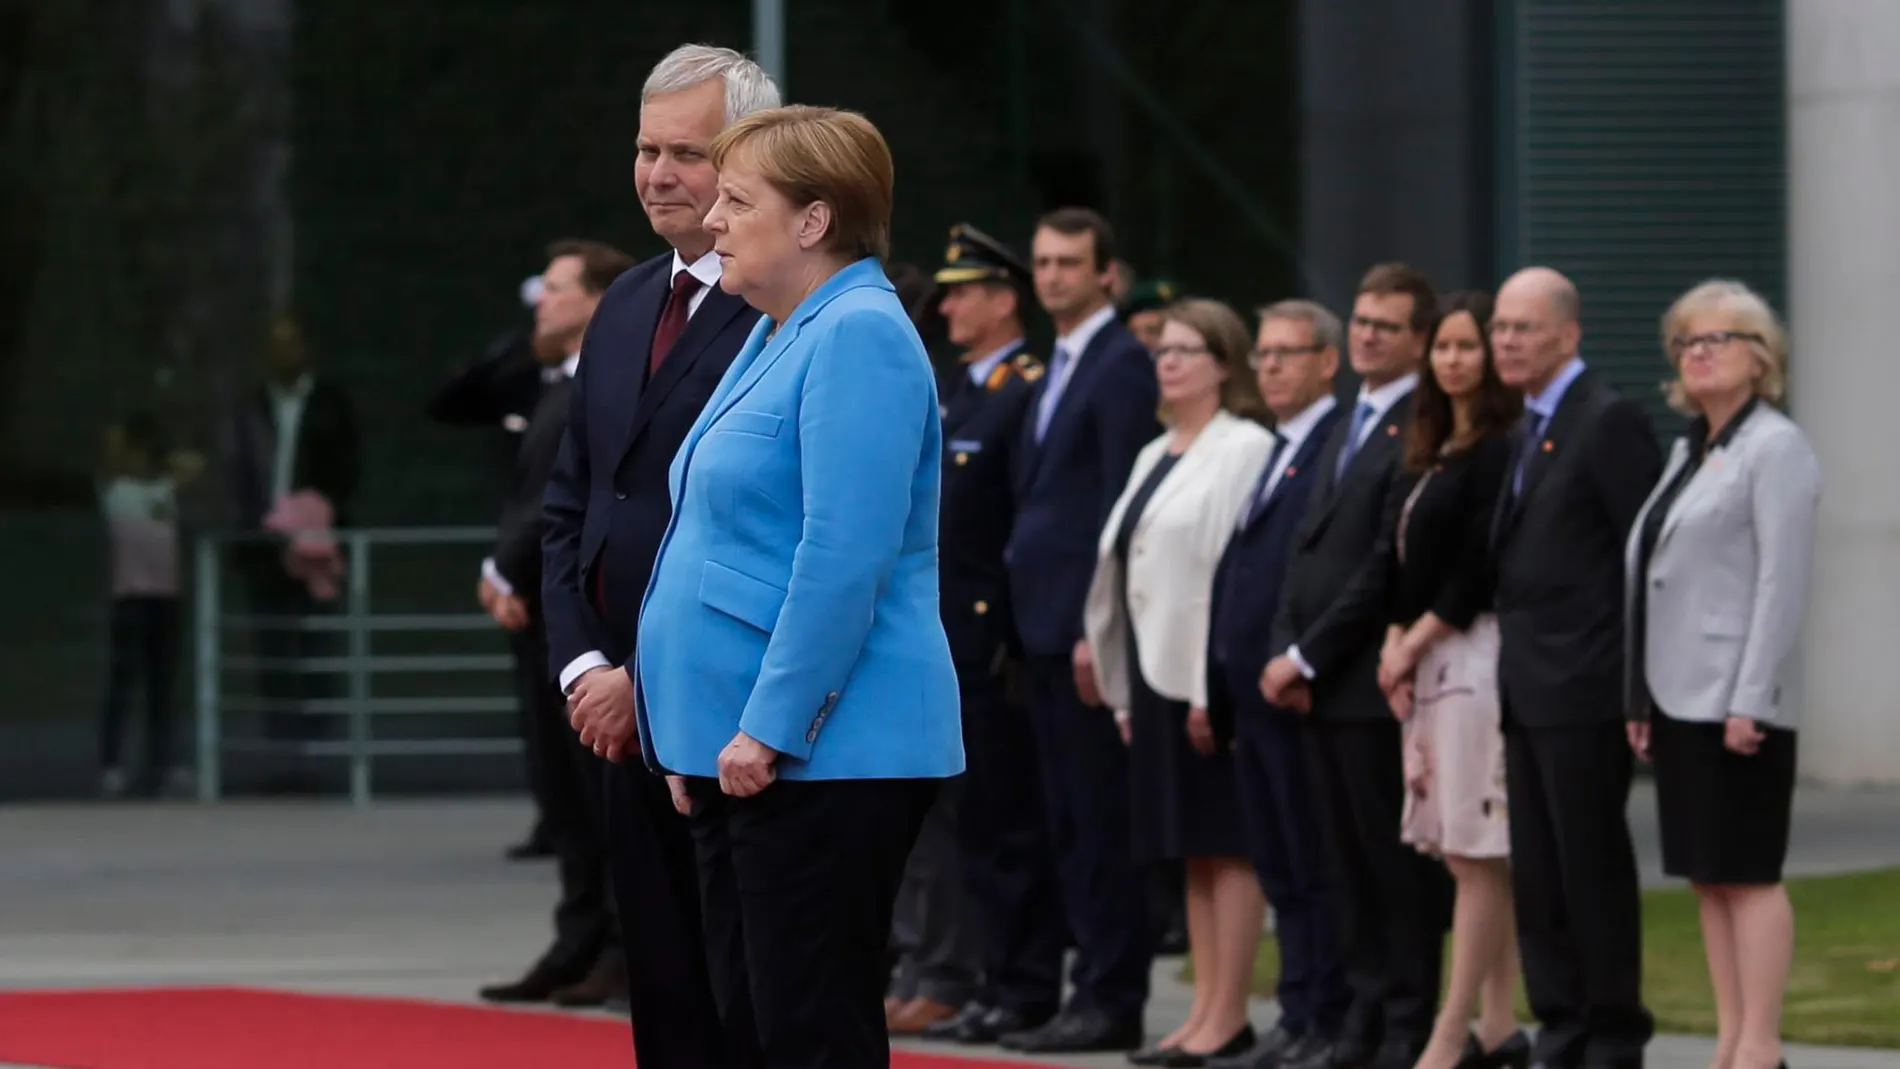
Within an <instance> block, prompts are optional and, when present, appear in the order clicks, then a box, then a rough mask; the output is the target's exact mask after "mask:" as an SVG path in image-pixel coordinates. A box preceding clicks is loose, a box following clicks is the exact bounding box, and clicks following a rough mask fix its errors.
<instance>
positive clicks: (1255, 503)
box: [1240, 434, 1290, 527]
mask: <svg viewBox="0 0 1900 1069" xmlns="http://www.w3.org/2000/svg"><path fill="white" fill-rule="evenodd" d="M1288 441H1290V439H1288V438H1287V436H1286V435H1284V434H1276V435H1274V436H1273V452H1271V453H1269V454H1267V466H1266V467H1264V468H1262V469H1260V481H1259V482H1257V483H1255V484H1254V488H1253V496H1251V497H1249V498H1248V499H1247V507H1246V508H1244V509H1241V510H1240V525H1241V526H1242V527H1245V526H1247V525H1248V524H1250V523H1252V522H1253V518H1254V516H1255V515H1256V514H1258V513H1259V511H1260V506H1262V505H1264V504H1266V503H1267V487H1269V486H1272V485H1273V473H1274V472H1276V471H1278V470H1280V454H1281V453H1283V452H1285V451H1286V447H1287V442H1288Z"/></svg>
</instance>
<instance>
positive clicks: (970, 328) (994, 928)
mask: <svg viewBox="0 0 1900 1069" xmlns="http://www.w3.org/2000/svg"><path fill="white" fill-rule="evenodd" d="M934 282H935V285H936V287H937V293H936V301H935V305H936V310H937V311H938V312H939V313H940V316H939V318H940V319H941V320H942V322H944V323H945V324H946V327H947V330H948V334H949V340H950V342H951V344H952V345H955V346H958V347H960V348H961V350H962V354H961V357H960V359H958V360H957V362H956V363H955V364H953V365H952V366H951V367H950V368H949V369H948V370H947V371H945V373H944V374H943V376H942V378H941V380H940V384H939V387H938V392H939V396H940V398H941V400H940V406H941V409H942V416H943V439H944V443H943V488H942V494H941V499H942V505H941V513H940V515H939V519H938V527H939V531H940V532H941V533H940V537H939V541H938V547H937V558H938V569H939V574H938V584H939V587H940V590H941V598H940V600H941V604H942V615H943V628H944V633H945V634H946V635H947V636H948V637H949V640H950V653H951V657H952V658H953V659H954V661H955V662H956V668H957V687H958V691H959V694H960V695H961V705H962V713H963V745H964V750H965V753H966V759H965V764H966V770H965V772H964V774H963V775H962V776H960V777H958V778H957V779H954V780H951V781H950V782H948V783H946V784H945V785H944V790H943V792H942V794H941V795H940V796H939V798H938V800H937V803H936V804H935V805H934V806H933V807H932V808H931V811H930V815H929V816H928V817H926V818H925V820H924V826H923V830H922V831H921V832H920V833H919V835H918V839H917V846H916V847H915V848H914V849H913V850H912V851H911V857H910V864H909V866H908V868H907V869H906V871H905V873H904V886H903V889H902V890H901V891H900V892H899V895H898V900H897V919H896V921H895V923H894V924H893V928H894V931H895V932H896V933H897V935H898V940H897V941H898V943H899V949H900V952H901V956H900V958H899V961H898V964H897V969H896V974H895V976H894V977H893V981H892V986H891V990H890V996H889V997H890V998H891V999H892V1000H893V1001H892V1002H890V1003H887V1008H888V1009H889V1010H890V1016H889V1020H890V1027H891V1031H892V1033H893V1034H898V1035H902V1034H909V1033H912V1032H921V1033H922V1035H924V1036H925V1037H926V1038H930V1039H949V1040H955V1041H958V1042H963V1043H988V1042H994V1041H995V1040H996V1038H997V1037H998V1036H1000V1035H1002V1034H1003V1033H1005V1032H1012V1031H1016V1030H1018V1029H1020V1028H1023V1027H1026V1026H1027V1025H1029V1024H1032V1023H1037V1022H1040V1021H1042V1020H1044V1019H1047V1018H1048V1017H1049V1015H1051V1014H1053V1013H1054V1012H1055V1007H1056V1006H1057V1004H1058V1003H1060V1001H1061V989H1062V952H1063V941H1062V936H1063V928H1062V920H1061V910H1060V908H1059V906H1058V903H1057V897H1056V888H1055V868H1054V865H1053V863H1052V862H1051V860H1050V857H1049V851H1048V846H1047V843H1046V841H1045V839H1044V837H1043V826H1042V804H1041V802H1042V798H1041V795H1040V794H1039V793H1038V792H1039V791H1040V777H1039V776H1038V774H1037V771H1036V758H1035V745H1034V742H1033V740H1032V738H1031V736H1030V733H1029V726H1028V724H1027V723H1026V722H1025V720H1024V716H1025V714H1024V712H1023V709H1022V706H1021V702H1020V699H1019V697H1018V695H1017V694H1016V693H1015V687H1014V681H1015V678H1016V676H1017V675H1018V672H1019V663H1020V660H1021V653H1020V651H1019V649H1018V644H1017V640H1016V628H1015V621H1014V619H1013V618H1012V616H1011V614H1010V608H1009V576H1008V571H1007V569H1006V567H1005V565H1004V562H1003V547H1004V546H1005V545H1007V544H1008V541H1009V528H1010V523H1011V520H1012V519H1013V518H1014V516H1015V502H1014V501H1013V499H1012V489H1011V488H1012V485H1013V484H1012V480H1013V478H1014V470H1015V457H1016V454H1017V450H1018V446H1019V443H1020V442H1021V440H1022V430H1023V420H1024V419H1025V417H1026V416H1027V414H1028V411H1029V395H1030V393H1031V392H1032V391H1033V389H1034V384H1035V382H1036V381H1037V380H1038V379H1039V378H1041V376H1042V364H1041V362H1039V361H1037V360H1036V359H1035V358H1034V357H1032V356H1030V355H1029V354H1028V353H1025V352H1023V351H1022V349H1023V321H1022V320H1023V309H1024V308H1025V307H1026V305H1027V302H1028V290H1029V268H1028V267H1027V266H1025V265H1024V264H1023V262H1022V261H1021V260H1020V259H1019V258H1017V256H1016V254H1015V253H1013V252H1011V251H1010V250H1009V249H1008V248H1006V247H1005V246H1004V245H1003V244H1002V243H1001V242H999V241H997V240H996V239H995V238H992V237H991V236H990V235H988V234H986V233H984V232H983V231H981V230H978V229H977V228H976V227H974V226H970V225H968V224H963V223H959V224H957V225H956V226H954V227H952V228H951V230H950V242H949V245H948V247H947V248H946V249H945V250H944V259H943V266H942V267H940V268H938V270H937V272H936V274H935V276H934Z"/></svg>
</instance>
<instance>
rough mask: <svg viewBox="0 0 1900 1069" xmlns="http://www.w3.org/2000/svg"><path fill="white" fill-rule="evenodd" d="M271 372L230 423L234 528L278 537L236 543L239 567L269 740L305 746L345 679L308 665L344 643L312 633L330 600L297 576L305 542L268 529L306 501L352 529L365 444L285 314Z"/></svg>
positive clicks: (274, 338) (270, 343) (352, 415)
mask: <svg viewBox="0 0 1900 1069" xmlns="http://www.w3.org/2000/svg"><path fill="white" fill-rule="evenodd" d="M261 370H262V373H263V374H262V378H263V381H262V382H261V383H259V384H258V385H257V386H256V387H255V388H253V389H252V390H250V391H248V392H247V393H246V394H245V396H244V398H243V400H242V402H241V403H240V404H239V405H238V406H237V408H236V409H235V410H234V411H233V412H231V413H230V415H229V418H228V421H227V424H226V434H225V448H226V454H227V458H226V464H225V470H226V472H227V473H228V478H229V485H230V493H231V499H232V510H233V512H232V520H233V526H234V527H235V528H236V529H237V530H239V531H246V532H252V533H261V532H267V531H271V532H273V533H272V534H270V535H268V536H267V537H266V538H264V539H262V540H253V541H248V542H240V543H236V544H234V545H233V546H232V547H231V550H230V558H229V559H230V563H231V565H232V568H233V570H234V571H235V572H236V573H237V575H238V577H239V579H240V582H241V583H242V585H243V587H244V590H245V594H246V595H247V600H248V601H249V606H250V610H251V613H252V614H253V615H255V616H259V617H266V618H267V619H265V620H264V621H262V622H261V623H260V625H259V626H258V628H257V630H256V631H255V632H254V633H253V634H252V637H251V642H252V650H253V652H254V654H255V655H256V657H257V658H258V659H259V660H260V661H262V662H263V664H262V666H261V667H260V668H259V670H258V675H259V679H258V685H259V689H260V691H261V692H262V697H263V698H264V699H265V701H267V702H268V703H270V704H271V706H272V708H271V710H270V711H269V712H267V713H266V714H265V717H264V734H265V737H266V739H268V740H269V741H271V742H276V743H297V742H302V741H306V740H309V739H311V738H315V737H317V736H318V735H320V734H327V733H328V731H329V730H330V728H331V725H330V724H329V723H328V721H327V719H326V718H324V717H321V716H317V715H314V714H309V713H306V712H305V711H304V710H303V705H304V703H305V702H307V701H310V700H313V699H317V698H322V697H327V696H330V695H332V694H334V693H335V692H336V690H337V687H336V685H335V684H336V679H335V674H334V673H312V672H308V671H305V670H304V662H305V661H306V660H307V659H308V658H311V657H320V656H326V655H333V654H334V653H335V652H336V650H337V648H338V643H337V642H336V641H334V640H335V638H336V636H335V635H332V634H327V633H325V632H320V631H311V630H305V629H304V626H303V624H304V621H305V620H306V619H307V618H308V617H310V616H311V615H313V614H315V613H317V612H319V611H322V609H323V607H324V606H323V599H322V598H321V595H322V594H323V593H325V592H326V591H324V590H323V589H322V587H321V585H320V584H316V583H312V582H311V581H309V579H308V578H306V577H305V576H304V575H300V574H298V573H297V572H296V571H293V564H294V559H293V558H292V556H291V551H292V548H293V547H294V546H295V545H296V542H297V540H296V539H295V538H293V537H290V536H288V535H284V534H281V533H275V532H274V530H273V528H274V526H275V525H272V524H269V523H268V522H267V521H269V520H271V519H272V517H273V514H274V513H275V514H278V515H281V514H282V513H283V511H284V509H285V507H286V506H287V505H289V504H290V503H291V502H292V500H293V498H297V499H299V500H302V501H309V502H312V503H314V504H316V505H318V511H327V512H328V513H329V517H328V518H329V523H328V524H327V525H326V526H328V527H330V528H332V529H339V528H344V527H347V526H348V525H349V523H350V499H351V497H352V496H353V495H354V494H355V492H356V485H357V481H358V477H359V475H360V469H359V461H358V457H359V455H360V453H361V448H362V442H361V438H360V432H359V430H358V428H357V420H356V410H355V406H354V405H352V404H351V402H350V399H349V395H348V394H347V393H345V392H344V390H343V389H342V387H340V386H338V385H336V384H335V383H334V382H332V381H331V380H329V379H327V378H324V377H322V376H321V375H319V374H318V372H317V371H316V369H315V367H314V364H313V361H312V360H311V357H310V352H309V348H308V346H307V345H306V343H305V341H304V336H303V330H302V328H301V327H300V326H299V325H298V323H297V321H296V320H295V319H293V318H291V317H290V316H288V315H281V316H278V317H277V318H276V319H274V320H273V321H272V322H271V324H270V330H269V334H268V336H267V337H266V339H265V347H264V357H263V360H262V366H261ZM298 495H301V497H300V498H299V497H298ZM290 767H291V768H296V767H297V766H296V765H295V764H293V765H291V766H290ZM309 783H310V778H309V777H308V776H306V775H304V774H303V773H302V771H301V769H298V770H297V771H295V772H287V773H285V774H283V775H280V776H278V777H276V778H275V779H274V780H273V781H272V783H271V786H272V787H273V788H275V789H280V790H282V789H300V788H304V787H307V786H308V785H309Z"/></svg>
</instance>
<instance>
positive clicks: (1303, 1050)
mask: <svg viewBox="0 0 1900 1069" xmlns="http://www.w3.org/2000/svg"><path fill="white" fill-rule="evenodd" d="M1361 1049H1362V1050H1363V1049H1364V1048H1363V1047H1362V1048H1361ZM1339 1051H1340V1048H1339V1047H1338V1046H1337V1045H1335V1044H1334V1043H1333V1041H1332V1040H1330V1039H1326V1038H1325V1037H1323V1036H1317V1035H1313V1034H1312V1033H1308V1034H1306V1035H1304V1036H1301V1037H1300V1038H1299V1039H1298V1040H1297V1041H1296V1042H1295V1043H1294V1044H1293V1045H1292V1046H1291V1047H1288V1048H1287V1049H1286V1051H1285V1052H1284V1053H1282V1054H1281V1055H1280V1057H1279V1059H1278V1060H1277V1061H1274V1062H1271V1063H1269V1064H1268V1065H1265V1066H1261V1067H1260V1069H1357V1067H1358V1066H1359V1064H1360V1063H1359V1062H1356V1061H1353V1062H1348V1061H1343V1060H1341V1059H1340V1057H1339Z"/></svg>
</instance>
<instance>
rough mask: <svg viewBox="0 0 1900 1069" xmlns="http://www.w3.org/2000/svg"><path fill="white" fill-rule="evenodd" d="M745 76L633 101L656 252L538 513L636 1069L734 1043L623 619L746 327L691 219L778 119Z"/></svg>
mask: <svg viewBox="0 0 1900 1069" xmlns="http://www.w3.org/2000/svg"><path fill="white" fill-rule="evenodd" d="M778 100H779V96H778V87H777V86H775V85H773V84H772V80H771V78H769V77H768V76H767V75H766V73H765V71H764V70H762V69H760V67H759V65H758V64H756V63H754V62H752V61H751V60H749V59H747V58H745V57H744V56H742V55H740V54H739V53H737V52H734V51H733V50H731V49H728V48H712V47H708V46H705V45H683V46H681V47H680V48H676V49H674V50H673V51H672V52H670V53H668V54H667V55H666V56H665V57H664V58H662V59H661V60H660V62H659V63H657V64H656V65H655V66H654V68H653V70H652V71H651V72H649V73H648V75H647V80H646V83H645V85H644V86H643V87H642V89H641V94H640V132H639V137H638V140H637V142H636V151H637V156H636V158H635V160H634V166H633V185H634V191H635V192H636V193H637V194H638V196H639V198H640V205H641V207H642V208H643V209H645V211H646V215H647V220H648V222H649V223H651V224H652V226H653V231H654V233H656V234H658V235H659V236H660V237H661V238H663V239H665V241H666V243H667V244H668V245H669V246H671V248H670V249H669V250H668V251H667V252H665V253H663V254H661V255H660V256H657V257H655V258H653V259H651V260H648V261H646V262H645V263H642V264H640V265H638V266H637V267H635V268H633V269H632V270H630V271H628V272H627V273H626V274H624V275H622V276H620V278H619V280H618V281H616V282H615V283H614V284H613V285H612V286H610V287H609V288H608V290H607V292H606V293H605V294H604V295H602V297H601V298H600V303H599V305H598V306H597V307H596V309H595V311H594V317H593V319H592V320H590V321H589V323H588V327H587V335H586V339H585V340H584V342H583V344H582V346H581V359H580V364H579V366H578V368H577V369H576V371H575V375H574V385H573V388H572V393H571V394H570V397H571V399H572V404H571V405H570V407H569V411H568V425H567V430H566V433H565V434H564V436H563V438H562V442H561V448H560V452H559V454H558V456H557V458H556V461H555V465H554V470H553V471H552V472H551V473H550V475H549V478H548V488H547V494H546V497H545V498H544V499H543V505H544V508H545V511H546V518H545V522H546V531H545V534H544V536H543V538H542V556H543V571H542V580H541V586H542V604H543V606H544V611H545V613H546V617H547V630H548V649H549V661H548V666H549V672H550V674H551V675H553V676H554V677H555V678H556V679H557V680H558V681H559V683H560V687H561V689H562V691H564V692H565V693H566V695H567V699H568V715H569V719H570V722H571V723H572V724H573V725H574V726H575V727H576V728H577V729H578V728H579V727H580V726H581V725H582V724H588V725H591V726H592V727H593V728H594V729H595V731H596V732H597V733H599V735H600V736H601V738H602V739H603V740H605V739H612V740H614V742H615V744H614V745H613V746H609V745H608V744H607V743H606V742H605V741H602V743H601V746H600V749H599V750H598V751H597V752H598V753H599V754H600V755H601V756H609V755H610V752H611V756H614V757H626V756H630V755H632V756H636V759H635V760H621V761H617V762H616V763H614V764H613V765H612V767H610V768H608V769H606V771H605V773H604V775H603V777H602V778H603V780H604V781H605V787H604V790H603V794H604V796H605V808H606V811H607V816H606V824H607V837H608V853H609V860H610V863H611V867H612V871H613V884H614V894H615V896H616V901H617V902H618V905H619V917H620V926H621V932H622V938H623V941H624V944H625V947H626V958H627V965H628V981H629V987H628V994H629V1003H630V1006H631V1015H632V1019H633V1026H634V1027H633V1033H634V1036H633V1043H634V1048H635V1053H636V1055H637V1057H638V1060H639V1062H640V1064H641V1065H642V1066H643V1067H644V1069H674V1067H679V1069H703V1067H705V1066H712V1065H718V1066H726V1065H732V1066H737V1065H739V1064H741V1062H740V1061H739V1060H738V1059H739V1057H740V1055H741V1053H742V1052H744V1051H745V1050H747V1049H748V1048H749V1046H750V1044H751V1043H752V1037H751V1034H750V1031H749V1030H748V1029H746V1028H744V1027H743V1026H742V1025H739V1024H735V1026H734V1028H733V1029H732V1030H731V1032H730V1033H729V1032H728V1031H727V1030H726V1029H725V1028H723V1027H722V1025H721V1023H720V1019H719V1012H718V1008H717V1007H716V1005H715V1004H714V1001H713V993H712V987H711V983H710V981H709V979H708V977H707V969H706V946H705V940H704V936H703V924H702V920H701V909H700V891H699V871H698V867H697V861H696V859H695V857H694V851H693V842H692V837H691V833H690V832H689V831H688V828H687V823H686V819H685V818H684V817H683V816H682V815H681V814H680V813H679V812H678V811H677V810H676V809H675V808H674V805H673V799H672V795H671V794H670V793H669V791H668V789H667V785H666V782H665V781H664V780H663V779H662V778H661V777H660V776H659V774H658V773H656V772H655V771H654V770H652V769H649V768H648V767H647V766H646V765H645V764H643V763H642V762H641V761H639V760H638V759H637V753H638V743H637V742H635V740H634V725H635V720H634V716H635V714H634V700H633V677H632V676H631V674H630V673H629V667H630V664H631V660H632V656H633V651H634V649H635V647H636V643H637V640H638V638H639V622H640V603H641V599H642V598H643V597H644V596H645V593H646V589H647V580H648V578H649V577H650V576H651V575H652V572H653V562H654V560H655V559H656V558H657V557H658V555H659V551H660V542H661V539H662V538H663V537H664V536H665V533H666V529H667V524H668V521H669V520H670V518H671V517H672V513H673V506H672V499H671V495H670V489H669V485H668V476H667V473H668V470H669V468H670V467H671V465H672V463H673V456H674V454H675V453H677V452H678V451H679V447H680V443H681V442H682V441H684V440H685V438H686V433H687V431H688V430H689V429H691V427H692V426H693V423H694V421H695V420H697V419H698V418H699V414H700V411H701V409H703V408H704V407H705V405H706V401H707V399H708V398H709V397H711V396H712V393H713V390H714V389H715V388H716V387H717V386H718V385H719V382H720V379H721V377H722V376H723V375H724V374H725V372H726V369H727V367H728V366H730V365H731V363H732V360H733V357H734V356H736V355H737V354H738V352H739V348H740V346H741V345H742V344H744V342H745V340H746V337H747V335H748V334H749V333H750V332H751V330H752V326H753V324H754V323H756V322H757V321H758V313H757V312H756V311H754V310H753V309H751V308H749V307H747V306H746V303H745V302H744V301H743V300H741V299H740V298H738V297H736V296H734V295H733V294H730V293H727V292H726V291H724V290H722V289H721V288H720V286H719V279H720V275H721V272H722V270H723V269H722V268H721V266H720V262H719V257H718V256H717V255H716V254H714V252H713V249H712V245H713V240H712V235H710V234H708V233H707V232H706V229H705V227H704V226H703V221H704V220H705V218H706V213H707V211H708V210H710V209H711V208H712V206H713V202H714V201H715V200H717V199H718V195H719V190H718V183H719V172H718V170H717V169H716V168H714V167H713V164H712V156H711V153H712V144H713V140H714V139H715V138H717V137H718V136H719V132H720V131H721V130H723V129H725V127H726V125H727V124H728V123H731V122H734V121H736V120H738V119H740V118H743V117H744V116H746V115H749V114H752V113H753V112H755V111H760V110H763V109H765V108H769V107H775V106H777V104H778Z"/></svg>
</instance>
